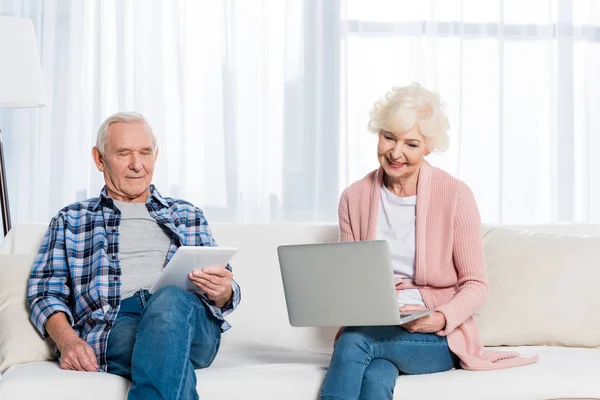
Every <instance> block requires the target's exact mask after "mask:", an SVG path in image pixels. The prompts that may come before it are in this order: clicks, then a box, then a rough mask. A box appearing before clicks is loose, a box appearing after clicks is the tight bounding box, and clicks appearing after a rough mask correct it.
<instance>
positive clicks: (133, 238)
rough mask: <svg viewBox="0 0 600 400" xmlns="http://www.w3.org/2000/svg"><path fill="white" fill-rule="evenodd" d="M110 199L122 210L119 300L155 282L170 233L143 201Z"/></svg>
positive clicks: (163, 260)
mask: <svg viewBox="0 0 600 400" xmlns="http://www.w3.org/2000/svg"><path fill="white" fill-rule="evenodd" d="M113 201H114V203H115V205H116V206H117V208H118V209H119V210H121V226H120V228H119V256H120V259H121V263H120V264H121V299H125V298H127V297H130V296H132V295H133V294H134V293H135V292H136V291H138V290H140V289H150V287H152V285H153V284H154V282H156V280H157V279H158V276H159V275H160V273H161V271H162V267H163V265H164V263H165V260H166V257H167V252H168V251H169V245H170V243H171V239H170V237H171V232H170V231H169V230H168V229H167V228H165V227H163V226H162V225H160V224H159V223H158V222H156V221H155V220H154V218H152V217H151V216H150V213H149V212H148V209H147V208H146V204H145V203H125V202H122V201H118V200H114V199H113Z"/></svg>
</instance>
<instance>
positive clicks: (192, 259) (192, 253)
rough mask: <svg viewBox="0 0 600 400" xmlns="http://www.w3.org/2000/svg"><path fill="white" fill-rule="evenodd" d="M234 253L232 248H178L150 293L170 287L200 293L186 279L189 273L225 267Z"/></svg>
mask: <svg viewBox="0 0 600 400" xmlns="http://www.w3.org/2000/svg"><path fill="white" fill-rule="evenodd" d="M236 251H237V249H236V248H234V247H216V246H180V247H179V248H178V249H177V251H176V252H175V254H174V255H173V257H171V260H169V263H168V264H167V265H166V266H165V268H164V269H163V270H162V272H161V273H160V275H159V277H158V279H157V281H156V283H154V285H153V286H152V288H151V289H150V293H155V292H156V291H157V290H158V289H160V288H161V287H163V286H170V285H172V286H177V287H180V288H182V289H185V290H187V291H189V292H195V293H202V290H201V289H200V288H198V287H197V286H196V285H194V284H193V283H192V281H190V279H189V278H188V275H189V274H190V272H192V271H195V270H197V269H202V268H206V267H211V266H215V265H227V264H228V263H229V261H230V260H231V259H232V258H233V255H234V254H235V253H236Z"/></svg>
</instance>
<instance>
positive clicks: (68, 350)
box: [57, 333, 98, 372]
mask: <svg viewBox="0 0 600 400" xmlns="http://www.w3.org/2000/svg"><path fill="white" fill-rule="evenodd" d="M57 347H58V350H59V351H60V356H61V357H60V367H61V368H62V369H68V370H72V371H89V372H96V371H98V361H97V359H96V354H95V353H94V349H92V347H91V346H90V345H89V344H87V343H86V342H85V341H84V340H83V339H81V338H80V337H79V336H77V334H75V333H74V334H73V335H69V336H68V337H65V338H64V339H63V340H62V342H61V343H60V345H58V344H57Z"/></svg>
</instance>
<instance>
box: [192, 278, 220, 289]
mask: <svg viewBox="0 0 600 400" xmlns="http://www.w3.org/2000/svg"><path fill="white" fill-rule="evenodd" d="M198 283H199V284H201V285H202V286H204V287H206V288H209V289H211V290H219V288H220V287H222V286H223V285H222V284H220V283H215V282H211V281H209V280H208V279H203V278H198Z"/></svg>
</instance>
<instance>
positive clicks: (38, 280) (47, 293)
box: [27, 215, 73, 338]
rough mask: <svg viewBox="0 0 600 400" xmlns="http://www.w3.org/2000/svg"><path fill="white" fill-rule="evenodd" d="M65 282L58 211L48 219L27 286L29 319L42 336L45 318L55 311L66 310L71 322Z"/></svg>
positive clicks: (66, 274)
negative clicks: (46, 229) (48, 223)
mask: <svg viewBox="0 0 600 400" xmlns="http://www.w3.org/2000/svg"><path fill="white" fill-rule="evenodd" d="M68 282H69V268H68V265H67V258H66V246H65V230H64V220H63V218H62V217H61V216H60V215H59V216H57V217H55V218H53V219H52V221H50V225H49V227H48V231H46V234H45V236H44V240H43V241H42V245H41V246H40V249H39V251H38V254H37V256H36V257H35V260H34V261H33V267H32V270H31V275H30V277H29V285H28V288H27V298H28V300H29V305H30V307H31V321H32V322H33V324H34V325H35V327H36V328H37V330H38V331H39V332H40V334H41V335H42V336H43V337H44V338H47V337H48V333H47V332H46V322H48V319H49V318H50V317H51V316H53V315H54V314H56V313H57V312H63V313H65V315H66V316H67V320H68V321H69V323H70V324H71V326H72V325H73V315H72V313H71V309H70V305H71V304H70V295H71V290H70V289H69V286H68Z"/></svg>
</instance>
